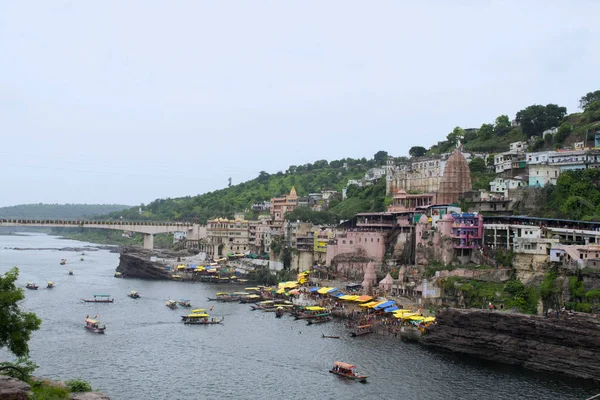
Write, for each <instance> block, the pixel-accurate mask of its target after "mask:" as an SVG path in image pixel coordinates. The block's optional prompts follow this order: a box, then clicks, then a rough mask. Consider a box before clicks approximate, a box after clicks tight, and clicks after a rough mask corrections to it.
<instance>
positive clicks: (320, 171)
mask: <svg viewBox="0 0 600 400" xmlns="http://www.w3.org/2000/svg"><path fill="white" fill-rule="evenodd" d="M386 157H387V153H386V152H384V151H381V152H378V153H377V154H376V155H375V157H374V158H372V159H370V160H367V159H366V158H362V159H351V158H346V159H343V160H335V161H331V162H328V161H326V160H319V161H316V162H314V163H312V164H310V163H309V164H305V165H299V166H295V165H292V166H290V167H289V168H288V169H287V171H285V172H278V173H276V174H268V173H266V172H264V171H262V172H261V173H260V174H259V176H258V177H256V178H255V179H252V180H250V181H247V182H243V183H240V184H238V185H233V186H231V187H228V188H225V189H221V190H216V191H214V192H209V193H205V194H201V195H197V196H187V197H180V198H175V199H171V198H167V199H157V200H154V201H153V202H151V203H150V204H147V205H143V206H142V208H143V211H144V212H143V214H142V215H140V214H139V213H138V209H137V208H133V209H129V210H126V211H121V212H119V213H112V214H110V215H109V216H108V217H109V218H113V219H117V218H119V217H120V216H123V218H124V219H127V220H135V219H142V220H148V219H154V220H171V221H197V222H199V223H206V221H207V220H208V219H210V218H214V217H219V216H224V217H230V218H231V217H233V214H234V213H235V212H240V211H246V210H249V209H250V207H251V206H252V204H253V203H255V202H261V201H265V200H270V199H271V198H273V197H278V196H281V195H284V194H288V193H289V192H290V189H291V188H292V186H294V187H295V188H296V192H297V193H298V196H300V197H302V196H307V195H308V194H309V193H314V192H318V191H321V190H326V189H331V190H336V191H338V192H339V193H340V194H341V192H342V189H343V188H344V187H346V184H347V182H348V180H349V179H361V178H362V177H363V176H364V174H365V172H366V171H367V170H368V169H369V168H373V167H375V166H378V165H381V164H383V163H384V162H385V159H386ZM356 192H357V194H358V192H361V191H360V190H358V191H356ZM384 195H385V186H384ZM363 197H364V195H363ZM361 200H363V201H364V200H365V199H361ZM367 202H368V200H367V201H366V202H365V204H366V203H367ZM340 203H341V204H343V203H345V202H341V198H340V199H339V200H337V201H336V200H334V201H333V205H336V204H337V205H339V212H340V213H341V214H343V215H346V214H348V211H347V210H346V209H345V208H344V207H343V206H341V204H340ZM361 204H362V202H361ZM368 207H370V205H369V206H368ZM359 208H360V207H359ZM350 209H351V210H354V209H355V208H354V207H350ZM255 216H256V213H249V215H248V217H255Z"/></svg>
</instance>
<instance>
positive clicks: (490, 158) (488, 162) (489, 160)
mask: <svg viewBox="0 0 600 400" xmlns="http://www.w3.org/2000/svg"><path fill="white" fill-rule="evenodd" d="M494 156H495V154H489V155H488V156H487V159H486V160H485V165H487V166H488V167H493V166H494V162H495V161H494Z"/></svg>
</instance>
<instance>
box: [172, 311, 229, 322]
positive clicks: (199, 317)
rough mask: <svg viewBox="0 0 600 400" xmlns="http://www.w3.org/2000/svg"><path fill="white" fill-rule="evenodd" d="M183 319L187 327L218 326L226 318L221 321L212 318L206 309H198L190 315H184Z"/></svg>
mask: <svg viewBox="0 0 600 400" xmlns="http://www.w3.org/2000/svg"><path fill="white" fill-rule="evenodd" d="M181 319H182V320H183V323H184V324H185V325H216V324H220V323H222V322H223V320H224V319H225V317H221V319H220V320H219V319H216V318H211V317H210V315H209V314H208V313H207V312H206V309H205V308H198V309H195V310H192V312H191V313H190V314H188V315H182V316H181Z"/></svg>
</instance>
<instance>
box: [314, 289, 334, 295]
mask: <svg viewBox="0 0 600 400" xmlns="http://www.w3.org/2000/svg"><path fill="white" fill-rule="evenodd" d="M331 289H333V288H330V287H323V288H321V289H319V290H317V293H319V294H326V293H327V292H329V291H330V290H331Z"/></svg>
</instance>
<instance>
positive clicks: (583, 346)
mask: <svg viewBox="0 0 600 400" xmlns="http://www.w3.org/2000/svg"><path fill="white" fill-rule="evenodd" d="M421 343H422V344H423V345H426V346H430V347H434V348H438V349H443V350H448V351H451V352H455V353H462V354H467V355H470V356H474V357H478V358H482V359H485V360H491V361H497V362H501V363H505V364H513V365H521V366H523V367H525V368H528V369H532V370H537V371H547V372H554V373H559V374H565V375H568V376H573V377H578V378H585V379H593V380H596V381H600V320H598V319H595V318H593V317H592V316H591V315H585V314H576V315H573V316H567V315H565V316H563V315H561V316H560V318H559V319H556V318H555V317H552V318H544V317H541V316H531V315H524V314H512V313H508V312H499V311H496V312H489V311H486V310H459V309H447V310H444V311H441V312H440V313H439V314H438V316H437V325H435V326H433V327H432V328H431V330H430V331H429V333H428V334H427V335H425V336H424V337H423V339H422V341H421Z"/></svg>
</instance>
